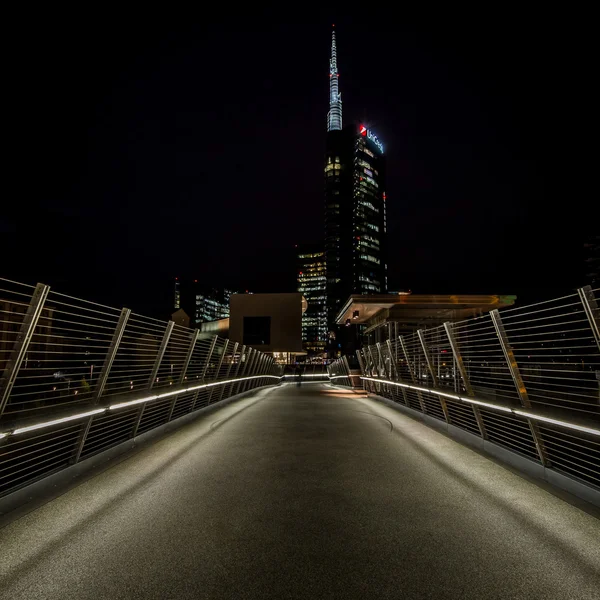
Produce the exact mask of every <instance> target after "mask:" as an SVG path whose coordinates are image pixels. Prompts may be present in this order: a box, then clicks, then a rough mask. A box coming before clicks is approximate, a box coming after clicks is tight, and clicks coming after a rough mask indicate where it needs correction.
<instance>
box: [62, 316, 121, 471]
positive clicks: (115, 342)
mask: <svg viewBox="0 0 600 600" xmlns="http://www.w3.org/2000/svg"><path fill="white" fill-rule="evenodd" d="M130 314H131V310H129V309H128V308H123V309H122V310H121V315H120V316H119V320H118V322H117V326H116V327H115V332H114V333H113V336H112V340H111V342H110V346H109V347H108V351H107V353H106V357H105V358H104V364H103V365H102V369H101V370H100V375H99V376H98V381H96V385H95V387H94V395H93V403H94V404H98V402H99V401H100V397H101V396H102V394H103V393H104V388H105V387H106V382H107V381H108V376H109V375H110V370H111V368H112V364H113V362H114V360H115V356H117V352H118V350H119V345H120V343H121V340H122V339H123V334H124V333H125V327H127V321H128V320H129V315H130ZM93 418H94V417H90V418H89V419H88V420H87V421H86V423H85V426H84V427H83V430H82V432H81V435H80V436H79V439H78V440H77V447H76V448H75V454H74V456H73V460H72V461H71V462H72V463H73V464H76V463H78V462H79V459H80V458H81V452H82V451H83V446H84V444H85V440H86V439H87V436H88V433H89V432H90V427H91V426H92V420H93Z"/></svg>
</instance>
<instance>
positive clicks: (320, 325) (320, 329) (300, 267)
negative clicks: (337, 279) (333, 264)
mask: <svg viewBox="0 0 600 600" xmlns="http://www.w3.org/2000/svg"><path fill="white" fill-rule="evenodd" d="M297 257H298V263H297V281H298V288H297V289H298V291H299V292H300V293H301V294H302V295H303V296H304V298H305V299H306V302H307V304H308V307H307V309H306V312H305V313H304V314H303V315H302V345H303V346H304V350H306V352H307V353H308V354H309V355H317V354H323V352H324V351H325V345H326V342H327V309H326V295H325V285H326V276H325V252H324V250H323V248H322V247H320V246H317V245H309V244H304V245H302V246H298V247H297Z"/></svg>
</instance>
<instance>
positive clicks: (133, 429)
mask: <svg viewBox="0 0 600 600" xmlns="http://www.w3.org/2000/svg"><path fill="white" fill-rule="evenodd" d="M0 373H1V374H2V379H0V496H2V495H5V494H7V493H9V492H12V491H14V490H16V489H18V488H20V487H23V486H25V485H27V484H29V483H32V482H34V481H36V480H38V479H41V478H43V477H45V476H47V475H50V474H52V473H54V472H56V471H59V470H61V469H63V468H65V467H67V466H69V465H72V464H75V463H77V462H79V461H81V460H83V459H85V458H88V457H91V456H93V455H95V454H97V453H99V452H102V451H104V450H107V449H109V448H111V447H113V446H116V445H118V444H120V443H122V442H125V441H127V440H130V439H132V438H135V437H136V436H139V435H141V434H142V433H145V432H147V431H150V430H152V429H154V428H156V427H159V426H161V425H164V424H166V423H168V422H170V421H172V420H174V419H177V418H178V417H181V416H183V415H185V414H187V413H190V412H192V411H195V410H198V409H200V408H203V407H205V406H208V405H209V404H214V403H215V402H219V401H220V400H223V399H225V398H229V397H231V396H233V395H236V394H238V393H241V392H244V391H247V390H250V389H252V388H256V387H259V386H263V385H267V384H272V383H279V382H280V381H281V373H280V368H279V367H278V366H277V365H275V364H274V362H273V359H272V357H270V356H267V355H265V354H263V353H261V352H259V351H258V350H256V349H253V348H250V347H249V346H244V345H242V344H239V343H237V342H233V341H230V340H226V339H222V338H219V337H217V336H202V335H200V332H199V330H197V329H189V328H187V327H182V326H180V325H177V324H175V323H174V322H173V321H168V322H165V321H160V320H157V319H152V318H149V317H145V316H143V315H138V314H136V313H133V312H131V311H130V310H129V309H126V308H123V309H116V308H113V307H109V306H104V305H101V304H97V303H94V302H89V301H87V300H82V299H80V298H74V297H72V296H67V295H65V294H60V293H58V292H55V291H54V290H50V288H49V286H47V285H44V284H37V285H36V286H30V285H25V284H22V283H18V282H15V281H10V280H6V279H0Z"/></svg>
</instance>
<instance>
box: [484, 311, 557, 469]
mask: <svg viewBox="0 0 600 600" xmlns="http://www.w3.org/2000/svg"><path fill="white" fill-rule="evenodd" d="M490 316H491V317H492V322H493V323H494V327H495V328H496V334H497V335H498V340H499V341H500V346H501V347H502V352H503V353H504V358H505V359H506V364H507V365H508V370H509V371H510V374H511V377H512V379H513V382H514V384H515V388H516V389H517V394H518V395H519V400H520V401H521V405H522V406H524V407H525V408H531V402H530V400H529V395H528V394H527V389H526V388H525V383H524V382H523V378H522V377H521V371H520V370H519V365H518V364H517V359H516V358H515V353H514V352H513V349H512V347H511V345H510V343H509V341H508V336H507V335H506V330H505V329H504V324H503V323H502V318H501V317H500V313H499V312H498V309H497V308H496V309H494V310H492V311H490ZM527 422H528V423H529V429H530V430H531V435H532V436H533V441H534V442H535V446H536V448H537V452H538V456H539V458H540V461H541V463H542V465H543V466H544V467H547V466H549V464H548V458H547V455H546V449H545V448H544V443H543V441H542V436H541V435H540V430H539V428H538V426H537V423H534V422H533V421H532V420H531V419H527Z"/></svg>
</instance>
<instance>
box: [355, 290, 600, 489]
mask: <svg viewBox="0 0 600 600" xmlns="http://www.w3.org/2000/svg"><path fill="white" fill-rule="evenodd" d="M599 292H600V289H592V288H591V287H590V286H587V287H584V288H581V289H579V290H577V293H576V294H571V295H568V296H564V297H562V298H557V299H554V300H549V301H545V302H541V303H538V304H535V305H531V306H523V307H513V308H508V309H503V310H502V311H498V310H493V311H491V312H490V313H488V314H486V315H483V316H480V317H476V318H472V319H467V320H465V321H460V322H455V323H451V322H448V323H445V324H444V325H442V326H437V327H431V328H427V329H422V330H419V331H417V332H415V333H413V334H409V335H404V336H400V337H399V338H397V339H390V340H388V341H386V342H385V343H382V344H374V345H371V346H365V347H363V348H362V349H361V350H360V351H359V352H358V353H357V354H358V358H359V362H360V364H361V371H362V373H363V381H364V385H365V387H366V389H367V390H369V391H371V392H372V393H375V394H378V395H381V396H385V397H388V398H390V399H392V400H394V401H395V402H400V403H402V404H404V405H406V406H407V407H409V408H412V409H414V410H416V411H419V412H421V413H425V414H427V415H428V416H430V417H432V418H434V419H438V420H440V421H444V422H445V423H447V424H450V425H453V426H455V427H458V428H460V429H463V430H465V431H468V432H469V433H472V434H474V435H476V436H479V437H481V438H483V439H484V440H489V441H491V442H494V443H496V444H498V445H500V446H503V447H505V448H507V449H509V450H511V451H513V452H516V453H518V454H521V455H523V456H526V457H527V458H530V459H533V460H535V461H537V462H539V463H541V464H542V465H544V466H545V467H548V468H551V469H555V470H556V471H559V472H561V473H563V474H566V475H568V476H570V477H572V478H576V479H578V480H580V481H581V482H584V483H585V484H587V485H591V486H595V487H598V488H600V333H599V328H600V309H599V308H598V297H599Z"/></svg>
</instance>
